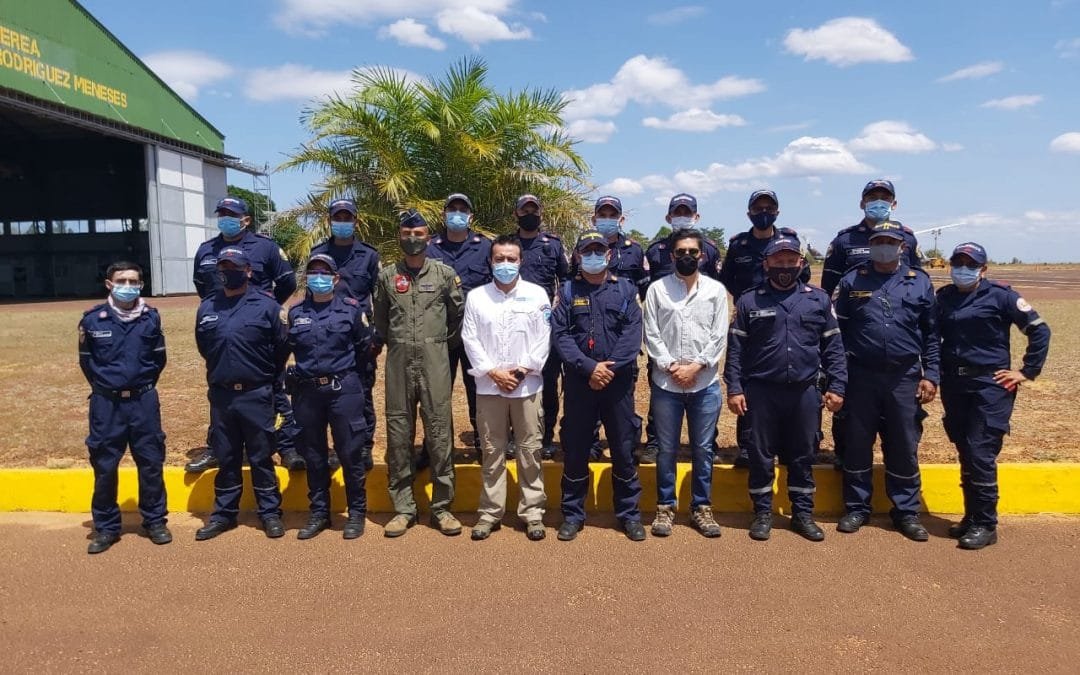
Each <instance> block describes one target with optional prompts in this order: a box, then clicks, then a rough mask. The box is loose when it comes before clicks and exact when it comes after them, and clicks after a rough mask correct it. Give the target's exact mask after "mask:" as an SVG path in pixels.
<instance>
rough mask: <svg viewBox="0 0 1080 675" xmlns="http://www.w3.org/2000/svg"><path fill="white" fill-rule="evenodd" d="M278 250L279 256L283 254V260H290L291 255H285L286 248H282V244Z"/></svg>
mask: <svg viewBox="0 0 1080 675" xmlns="http://www.w3.org/2000/svg"><path fill="white" fill-rule="evenodd" d="M277 252H278V255H279V256H281V259H282V260H284V261H286V262H288V260H289V256H287V255H285V249H283V248H281V247H280V246H278V250H277Z"/></svg>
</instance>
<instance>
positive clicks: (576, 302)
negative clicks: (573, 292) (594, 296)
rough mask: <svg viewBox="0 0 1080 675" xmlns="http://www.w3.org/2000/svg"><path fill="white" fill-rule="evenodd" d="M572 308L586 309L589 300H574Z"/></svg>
mask: <svg viewBox="0 0 1080 675" xmlns="http://www.w3.org/2000/svg"><path fill="white" fill-rule="evenodd" d="M573 306H574V307H588V306H589V299H588V298H574V302H573Z"/></svg>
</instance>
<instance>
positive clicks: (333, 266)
mask: <svg viewBox="0 0 1080 675" xmlns="http://www.w3.org/2000/svg"><path fill="white" fill-rule="evenodd" d="M313 262H321V263H325V264H326V266H327V267H329V268H330V271H331V272H333V273H334V274H337V271H338V268H337V263H336V262H334V259H333V258H331V257H330V256H329V255H327V254H325V253H316V254H315V255H313V256H311V257H310V258H308V261H307V265H305V266H304V271H305V272H306V271H307V270H309V269H311V263H313Z"/></svg>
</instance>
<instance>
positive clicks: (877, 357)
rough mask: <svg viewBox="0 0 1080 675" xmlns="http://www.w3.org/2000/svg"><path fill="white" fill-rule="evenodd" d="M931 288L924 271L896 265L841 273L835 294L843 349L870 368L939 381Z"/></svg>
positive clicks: (870, 265)
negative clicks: (908, 371)
mask: <svg viewBox="0 0 1080 675" xmlns="http://www.w3.org/2000/svg"><path fill="white" fill-rule="evenodd" d="M934 305H935V301H934V287H933V285H932V284H931V283H930V276H929V275H928V274H926V272H924V271H922V270H913V269H910V268H909V267H907V266H906V265H900V267H899V268H897V270H896V271H895V272H893V273H892V274H882V273H880V272H875V271H874V265H873V263H872V262H866V263H863V264H862V265H859V266H858V267H856V268H855V269H853V270H851V271H850V272H848V273H847V274H845V275H844V278H843V279H841V280H840V286H839V288H838V290H837V296H836V316H837V319H838V320H839V323H840V332H841V336H842V337H843V340H844V349H845V350H846V352H847V355H848V357H850V358H851V359H852V360H853V361H855V362H856V363H858V364H859V365H861V366H863V367H864V368H870V369H882V370H885V369H888V370H895V369H898V368H906V367H914V366H915V365H917V364H919V363H920V362H921V365H922V371H923V372H922V378H923V379H926V380H930V381H931V382H933V383H934V384H937V383H938V367H939V365H940V353H941V351H940V347H941V345H940V343H939V338H938V330H937V322H936V319H937V317H936V316H935V309H934Z"/></svg>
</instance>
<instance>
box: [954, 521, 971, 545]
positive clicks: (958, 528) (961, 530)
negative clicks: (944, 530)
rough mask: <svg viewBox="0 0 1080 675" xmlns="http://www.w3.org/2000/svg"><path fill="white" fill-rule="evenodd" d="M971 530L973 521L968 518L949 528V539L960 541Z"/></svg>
mask: <svg viewBox="0 0 1080 675" xmlns="http://www.w3.org/2000/svg"><path fill="white" fill-rule="evenodd" d="M970 529H971V521H970V520H968V517H967V516H964V517H963V518H961V519H960V522H959V523H953V524H952V525H950V526H949V538H950V539H959V538H960V537H963V536H964V535H965V534H967V531H968V530H970Z"/></svg>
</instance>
